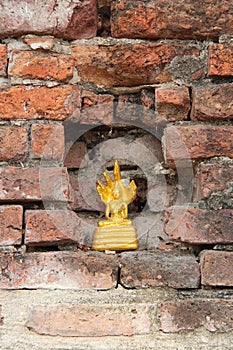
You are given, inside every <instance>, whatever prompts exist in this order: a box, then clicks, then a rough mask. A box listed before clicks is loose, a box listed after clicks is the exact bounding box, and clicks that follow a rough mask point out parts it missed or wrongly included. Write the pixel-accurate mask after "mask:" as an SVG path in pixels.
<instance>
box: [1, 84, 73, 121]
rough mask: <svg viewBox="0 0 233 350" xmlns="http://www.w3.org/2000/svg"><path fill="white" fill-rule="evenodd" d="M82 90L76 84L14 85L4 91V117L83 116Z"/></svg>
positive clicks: (56, 117) (57, 118) (2, 97)
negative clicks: (46, 85)
mask: <svg viewBox="0 0 233 350" xmlns="http://www.w3.org/2000/svg"><path fill="white" fill-rule="evenodd" d="M79 112H80V90H79V88H78V87H76V86H72V85H66V86H65V85H64V86H56V87H53V88H48V87H45V86H41V87H38V86H13V87H11V88H9V89H8V90H4V91H1V92H0V118H1V119H4V120H12V119H54V120H65V119H67V118H68V117H71V116H73V117H76V116H79Z"/></svg>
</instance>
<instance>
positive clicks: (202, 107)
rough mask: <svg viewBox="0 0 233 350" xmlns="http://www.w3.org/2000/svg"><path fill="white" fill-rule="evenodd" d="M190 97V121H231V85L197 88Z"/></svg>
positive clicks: (232, 98) (232, 115)
mask: <svg viewBox="0 0 233 350" xmlns="http://www.w3.org/2000/svg"><path fill="white" fill-rule="evenodd" d="M192 97H193V103H192V111H191V119H192V120H202V121H206V120H220V121H221V120H228V119H233V104H232V100H233V84H228V83H226V84H218V85H214V84H211V85H203V86H197V87H195V88H193V94H192Z"/></svg>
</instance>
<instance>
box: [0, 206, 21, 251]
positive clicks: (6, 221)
mask: <svg viewBox="0 0 233 350" xmlns="http://www.w3.org/2000/svg"><path fill="white" fill-rule="evenodd" d="M22 226H23V207H22V206H20V205H6V206H5V205H2V206H0V245H13V244H21V241H22V234H23V230H22Z"/></svg>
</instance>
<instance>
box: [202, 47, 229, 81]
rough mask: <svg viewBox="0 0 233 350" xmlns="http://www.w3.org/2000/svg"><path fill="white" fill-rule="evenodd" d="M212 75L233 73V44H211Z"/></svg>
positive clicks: (210, 69) (210, 62)
mask: <svg viewBox="0 0 233 350" xmlns="http://www.w3.org/2000/svg"><path fill="white" fill-rule="evenodd" d="M208 67H209V69H208V74H209V75H210V76H219V77H226V76H232V75H233V45H232V44H228V45H227V44H212V45H210V46H209V66H208Z"/></svg>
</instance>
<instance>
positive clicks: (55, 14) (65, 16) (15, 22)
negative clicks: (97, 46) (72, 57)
mask: <svg viewBox="0 0 233 350" xmlns="http://www.w3.org/2000/svg"><path fill="white" fill-rule="evenodd" d="M25 7H26V8H27V11H25ZM1 18H2V21H1V23H0V33H1V37H7V36H12V37H19V36H20V35H22V34H28V33H32V34H38V35H41V34H42V35H43V34H47V35H54V36H56V37H61V38H65V39H68V40H73V39H80V38H91V37H94V36H95V35H96V31H97V7H96V0H84V1H79V2H74V1H71V0H68V1H66V0H61V1H59V2H58V3H56V4H54V1H52V0H43V1H40V3H37V2H32V1H31V0H27V1H22V0H13V1H9V0H7V1H5V2H4V3H3V4H2V5H1ZM58 19H59V20H58Z"/></svg>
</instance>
